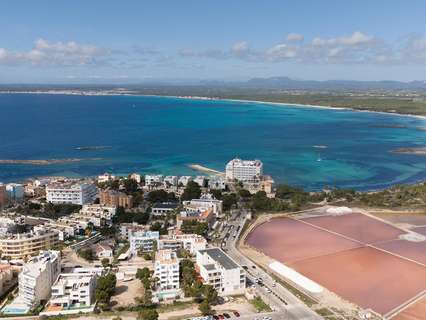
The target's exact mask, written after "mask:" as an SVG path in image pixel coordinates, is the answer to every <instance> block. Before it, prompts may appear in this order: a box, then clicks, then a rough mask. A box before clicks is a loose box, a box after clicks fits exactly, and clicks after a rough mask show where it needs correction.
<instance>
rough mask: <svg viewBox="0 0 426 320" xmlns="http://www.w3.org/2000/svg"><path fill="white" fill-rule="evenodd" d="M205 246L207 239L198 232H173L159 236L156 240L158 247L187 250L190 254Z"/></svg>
mask: <svg viewBox="0 0 426 320" xmlns="http://www.w3.org/2000/svg"><path fill="white" fill-rule="evenodd" d="M206 247H207V240H206V239H204V238H203V237H202V236H200V235H198V234H175V235H170V236H164V237H161V239H160V240H159V241H158V249H169V250H173V251H177V250H179V249H185V250H187V251H188V252H189V253H190V254H191V255H195V253H196V252H197V251H199V250H204V249H206Z"/></svg>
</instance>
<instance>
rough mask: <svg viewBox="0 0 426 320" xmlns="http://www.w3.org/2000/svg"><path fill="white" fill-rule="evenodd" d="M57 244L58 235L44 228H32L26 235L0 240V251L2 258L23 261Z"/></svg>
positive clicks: (6, 237)
mask: <svg viewBox="0 0 426 320" xmlns="http://www.w3.org/2000/svg"><path fill="white" fill-rule="evenodd" d="M58 243H59V233H58V231H56V230H52V229H49V228H46V227H44V226H41V227H37V226H36V227H34V229H33V230H31V231H30V232H27V233H18V234H12V235H7V236H5V237H3V238H0V251H1V252H2V256H3V257H8V258H10V259H12V260H14V259H24V258H26V257H29V256H34V255H37V254H38V253H39V252H40V250H48V249H51V248H53V247H54V246H55V245H57V244H58Z"/></svg>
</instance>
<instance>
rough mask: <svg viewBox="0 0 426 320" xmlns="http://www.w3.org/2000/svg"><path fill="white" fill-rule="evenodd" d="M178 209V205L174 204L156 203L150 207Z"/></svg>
mask: <svg viewBox="0 0 426 320" xmlns="http://www.w3.org/2000/svg"><path fill="white" fill-rule="evenodd" d="M177 207H178V204H177V203H176V202H164V203H161V202H157V203H156V204H154V205H153V206H152V208H153V209H154V208H166V209H176V208H177Z"/></svg>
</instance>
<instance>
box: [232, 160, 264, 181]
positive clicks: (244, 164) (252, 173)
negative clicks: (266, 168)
mask: <svg viewBox="0 0 426 320" xmlns="http://www.w3.org/2000/svg"><path fill="white" fill-rule="evenodd" d="M262 175H263V164H262V162H261V161H260V160H241V159H232V160H231V161H229V162H228V163H227V165H226V168H225V176H226V179H227V180H229V181H232V180H238V181H251V180H257V179H259V178H260V176H262Z"/></svg>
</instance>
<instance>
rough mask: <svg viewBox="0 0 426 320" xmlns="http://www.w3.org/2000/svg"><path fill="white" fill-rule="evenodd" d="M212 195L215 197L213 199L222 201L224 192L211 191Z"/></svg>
mask: <svg viewBox="0 0 426 320" xmlns="http://www.w3.org/2000/svg"><path fill="white" fill-rule="evenodd" d="M210 193H211V194H212V195H213V197H214V198H215V199H217V200H222V191H221V190H219V189H211V190H210Z"/></svg>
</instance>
